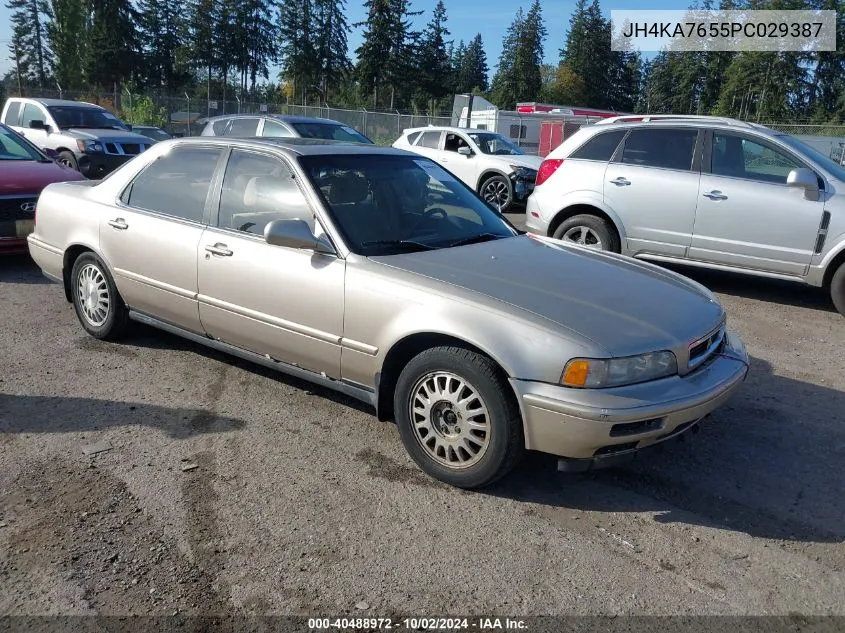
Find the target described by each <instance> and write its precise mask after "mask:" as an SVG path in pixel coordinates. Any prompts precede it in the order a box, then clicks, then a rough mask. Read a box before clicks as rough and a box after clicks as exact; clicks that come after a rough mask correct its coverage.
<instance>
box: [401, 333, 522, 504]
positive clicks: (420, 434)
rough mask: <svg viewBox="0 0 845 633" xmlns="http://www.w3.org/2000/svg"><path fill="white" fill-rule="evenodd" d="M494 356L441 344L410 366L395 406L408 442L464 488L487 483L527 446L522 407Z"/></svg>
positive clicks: (436, 472) (428, 464)
mask: <svg viewBox="0 0 845 633" xmlns="http://www.w3.org/2000/svg"><path fill="white" fill-rule="evenodd" d="M510 393H511V390H510V386H509V385H508V383H507V381H506V380H505V378H504V377H503V376H502V375H501V372H500V371H499V369H498V368H497V367H496V365H495V364H494V363H493V362H492V361H491V360H490V359H489V358H487V357H486V356H483V355H481V354H478V353H475V352H472V351H470V350H466V349H463V348H459V347H437V348H433V349H429V350H426V351H424V352H422V353H420V354H419V355H418V356H416V357H415V358H413V359H412V360H411V361H410V362H409V363H408V364H407V365H406V367H405V369H404V370H403V371H402V373H401V375H400V376H399V381H398V382H397V385H396V392H395V394H394V412H395V415H396V424H397V427H398V429H399V435H400V436H401V438H402V443H403V444H404V446H405V449H406V450H407V451H408V453H409V454H410V456H411V458H412V459H413V460H414V461H415V462H416V463H417V465H418V466H419V467H420V468H421V469H422V470H423V471H425V472H426V473H428V474H429V475H431V476H432V477H434V478H435V479H439V480H440V481H443V482H445V483H447V484H449V485H452V486H457V487H459V488H480V487H483V486H487V485H489V484H491V483H493V482H494V481H496V480H497V479H499V478H500V477H502V476H504V475H505V474H507V473H508V472H509V471H510V470H511V469H512V468H513V467H514V466H515V465H516V463H517V462H518V461H519V458H520V457H521V456H522V454H523V453H524V446H525V441H524V438H523V432H522V420H521V418H520V414H519V408H518V407H517V405H516V402H514V400H513V398H512V397H509V394H510Z"/></svg>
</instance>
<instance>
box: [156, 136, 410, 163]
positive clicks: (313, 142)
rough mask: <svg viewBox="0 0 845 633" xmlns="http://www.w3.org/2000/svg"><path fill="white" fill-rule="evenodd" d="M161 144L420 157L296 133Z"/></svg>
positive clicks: (186, 139)
mask: <svg viewBox="0 0 845 633" xmlns="http://www.w3.org/2000/svg"><path fill="white" fill-rule="evenodd" d="M160 143H161V144H164V143H170V144H172V145H179V146H185V145H208V144H209V143H212V144H215V145H228V146H231V147H244V148H254V149H257V148H262V147H263V148H268V149H276V150H279V149H280V150H283V151H285V152H286V153H288V154H293V155H297V156H320V155H323V156H325V155H332V154H374V155H378V154H382V155H387V156H409V157H412V158H415V159H419V158H420V156H419V155H417V154H413V153H411V152H406V151H405V150H400V149H395V148H393V147H383V146H380V145H372V144H370V143H352V142H348V141H330V140H324V139H314V138H297V137H268V136H258V137H233V136H188V137H184V138H179V139H170V140H167V141H161V142H160Z"/></svg>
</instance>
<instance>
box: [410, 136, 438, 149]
mask: <svg viewBox="0 0 845 633" xmlns="http://www.w3.org/2000/svg"><path fill="white" fill-rule="evenodd" d="M416 145H417V147H428V148H429V149H437V148H438V147H440V132H423V133H422V134H421V135H420V137H419V139H417V144H416Z"/></svg>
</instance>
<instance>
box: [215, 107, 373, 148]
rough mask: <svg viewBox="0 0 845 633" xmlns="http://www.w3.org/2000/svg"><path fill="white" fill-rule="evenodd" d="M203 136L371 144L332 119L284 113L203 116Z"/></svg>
mask: <svg viewBox="0 0 845 633" xmlns="http://www.w3.org/2000/svg"><path fill="white" fill-rule="evenodd" d="M203 123H204V126H203V128H202V132H201V133H200V136H236V137H243V138H246V137H254V136H269V137H274V138H316V139H323V140H329V141H348V142H352V143H367V144H372V141H371V140H370V139H368V138H367V137H366V136H364V135H363V134H361V133H360V132H359V131H358V130H356V129H355V128H353V127H350V126H348V125H344V124H343V123H340V122H339V121H333V120H332V119H319V118H315V117H304V116H286V115H281V114H226V115H221V116H216V117H211V118H210V119H204V120H203Z"/></svg>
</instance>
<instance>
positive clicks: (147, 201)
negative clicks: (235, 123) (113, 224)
mask: <svg viewBox="0 0 845 633" xmlns="http://www.w3.org/2000/svg"><path fill="white" fill-rule="evenodd" d="M222 153H223V149H222V148H216V147H174V148H173V149H172V150H171V151H170V152H168V153H167V154H165V155H164V156H162V157H160V158H158V159H156V160H155V161H153V162H152V164H150V165H149V166H148V167H147V168H146V169H145V170H144V171H142V172H141V173H140V174H139V175H138V176H137V177H136V178H135V180H133V181H132V184H131V185H129V187H127V189H126V190H125V191H124V192H123V195H122V196H121V200H122V201H123V202H124V203H125V204H127V205H129V206H130V207H134V208H136V209H145V210H147V211H155V212H156V213H163V214H165V215H169V216H172V217H175V218H180V219H182V220H188V221H190V222H199V223H202V222H203V221H204V212H205V202H206V199H207V198H208V192H209V189H210V188H211V179H212V176H214V170H215V169H216V168H217V163H218V162H219V160H220V156H221V155H222Z"/></svg>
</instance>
